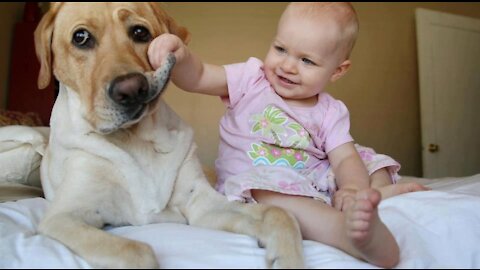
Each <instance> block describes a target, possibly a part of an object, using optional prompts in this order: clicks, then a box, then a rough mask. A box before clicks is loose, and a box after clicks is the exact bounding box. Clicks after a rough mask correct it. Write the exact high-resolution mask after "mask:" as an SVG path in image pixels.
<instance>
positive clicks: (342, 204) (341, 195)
mask: <svg viewBox="0 0 480 270" xmlns="http://www.w3.org/2000/svg"><path fill="white" fill-rule="evenodd" d="M356 193H357V190H356V189H353V188H341V189H339V190H337V191H336V192H335V194H334V195H333V206H334V207H335V209H337V210H339V211H345V210H347V209H348V207H349V205H350V202H353V200H354V199H355V194H356Z"/></svg>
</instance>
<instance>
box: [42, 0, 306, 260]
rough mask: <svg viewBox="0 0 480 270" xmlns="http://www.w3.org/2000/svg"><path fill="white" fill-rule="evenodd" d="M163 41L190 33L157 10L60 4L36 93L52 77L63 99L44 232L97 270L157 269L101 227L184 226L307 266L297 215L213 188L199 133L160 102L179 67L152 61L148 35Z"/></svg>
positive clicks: (45, 175)
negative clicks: (252, 242)
mask: <svg viewBox="0 0 480 270" xmlns="http://www.w3.org/2000/svg"><path fill="white" fill-rule="evenodd" d="M165 32H170V33H173V34H176V35H178V36H179V37H180V38H182V39H183V40H184V41H187V38H188V32H187V30H186V29H185V28H183V27H180V26H178V25H177V24H176V23H175V22H174V21H173V20H172V18H171V17H169V16H168V15H167V14H166V13H165V12H164V11H163V10H162V9H161V8H159V7H158V6H157V5H156V4H152V3H140V2H137V3H125V2H120V3H55V4H52V5H51V7H50V10H49V11H48V13H46V14H45V16H44V17H43V18H42V20H41V22H40V24H39V26H38V28H37V30H36V31H35V43H36V50H37V56H38V58H39V60H40V62H41V70H40V74H39V80H38V85H39V87H40V88H44V87H46V86H47V85H48V83H49V81H50V78H51V75H52V72H53V74H54V75H55V77H56V78H57V79H58V80H59V81H60V93H59V95H58V98H57V100H56V103H55V105H54V108H53V111H52V117H51V122H50V124H51V133H50V140H49V144H48V150H47V152H46V155H45V157H44V159H43V160H42V165H41V177H42V185H43V188H44V191H45V195H46V198H47V199H48V200H50V201H51V204H50V208H49V209H48V211H47V214H46V216H45V218H44V219H43V220H42V221H41V223H40V226H39V230H40V232H41V233H43V234H46V235H48V236H50V237H52V238H54V239H56V240H58V241H60V242H62V243H63V244H65V245H66V246H68V247H69V248H70V249H72V250H73V251H74V252H75V253H77V254H78V255H80V256H81V257H83V258H84V259H85V260H87V262H89V263H90V264H91V265H92V266H93V267H99V268H133V267H140V268H152V267H158V265H159V264H158V260H157V258H156V256H155V253H154V252H153V250H152V249H151V247H150V246H148V245H147V244H144V243H141V242H138V241H133V240H129V239H125V238H121V237H118V236H114V235H112V234H109V233H107V232H105V231H103V230H102V227H103V226H105V225H106V224H110V225H113V226H117V225H126V224H131V225H142V224H148V223H158V222H178V223H184V224H190V225H193V226H201V227H206V228H212V229H219V230H226V231H231V232H236V233H241V234H247V235H250V236H253V237H255V238H257V239H258V242H259V244H260V245H262V246H265V248H266V254H267V255H266V263H267V266H268V267H275V268H300V267H302V266H303V251H302V243H301V234H300V230H299V227H298V224H297V223H296V221H295V219H294V218H292V216H290V215H289V214H288V213H286V212H284V211H283V210H281V209H279V208H274V207H268V206H263V205H246V204H240V203H234V202H228V201H227V200H226V198H225V197H224V196H221V195H220V194H218V193H217V192H216V191H215V190H214V189H212V187H211V186H210V185H209V183H208V181H207V179H206V177H205V175H204V173H203V172H202V169H201V165H200V163H199V160H198V158H197V156H196V153H195V149H196V145H195V143H194V142H193V139H192V138H193V135H192V130H191V128H190V127H189V126H188V125H187V124H185V123H184V122H183V121H182V120H181V119H180V118H179V117H178V116H177V115H176V114H175V113H174V112H173V111H172V110H171V109H170V108H169V107H168V106H167V105H166V104H165V103H164V102H163V101H162V99H161V98H160V97H159V96H160V92H161V91H162V90H163V88H164V86H165V84H166V83H167V81H168V75H169V70H170V69H171V68H172V66H173V65H174V62H175V59H174V58H173V57H171V58H169V59H168V61H166V62H165V64H164V65H163V66H162V67H161V68H160V69H159V70H157V71H156V72H153V71H152V68H151V66H150V64H149V62H148V59H147V48H148V45H149V42H150V41H151V40H152V37H154V36H157V35H160V34H162V33H165ZM159 259H160V260H161V258H159Z"/></svg>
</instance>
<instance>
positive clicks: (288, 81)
mask: <svg viewBox="0 0 480 270" xmlns="http://www.w3.org/2000/svg"><path fill="white" fill-rule="evenodd" d="M278 78H279V79H280V80H281V81H282V82H285V83H288V84H297V83H295V82H292V81H290V80H289V79H287V78H285V77H282V76H280V75H278Z"/></svg>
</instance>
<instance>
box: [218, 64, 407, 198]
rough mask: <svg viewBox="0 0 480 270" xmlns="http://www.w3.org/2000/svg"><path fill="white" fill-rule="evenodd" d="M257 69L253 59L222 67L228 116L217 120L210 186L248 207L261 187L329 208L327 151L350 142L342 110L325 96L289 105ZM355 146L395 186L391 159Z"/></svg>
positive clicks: (330, 176) (330, 179) (330, 189)
mask: <svg viewBox="0 0 480 270" xmlns="http://www.w3.org/2000/svg"><path fill="white" fill-rule="evenodd" d="M262 67H263V63H262V62H261V61H260V60H259V59H256V58H250V59H249V60H248V61H247V62H245V63H239V64H232V65H227V66H225V70H226V74H227V82H228V92H229V96H228V97H223V98H222V99H223V101H224V102H225V104H226V105H227V112H226V113H225V115H224V116H223V117H222V119H221V120H220V139H221V141H220V146H219V156H218V159H217V160H216V162H215V166H216V170H217V174H218V181H217V185H216V189H217V190H218V191H220V192H221V193H224V194H225V195H226V196H227V198H228V199H229V200H239V201H243V202H254V200H253V198H252V196H251V192H250V191H251V190H252V189H263V190H270V191H275V192H279V193H284V194H291V195H302V196H308V197H312V198H315V199H320V200H323V201H325V202H326V203H328V204H331V198H332V195H333V193H334V192H335V191H336V190H337V186H336V184H335V176H334V174H333V171H332V169H331V166H330V163H329V161H328V158H327V153H328V152H330V151H331V150H333V149H334V148H336V147H338V146H340V145H342V144H344V143H347V142H352V141H353V138H352V137H351V135H350V131H349V130H350V120H349V113H348V109H347V108H346V106H345V105H344V104H343V102H341V101H339V100H336V99H334V98H333V97H332V96H330V95H329V94H327V93H321V94H320V95H319V98H318V102H317V104H316V105H314V106H312V107H293V106H288V105H287V104H286V103H285V102H284V101H283V100H282V98H281V97H279V96H278V95H277V94H276V93H275V91H274V90H273V89H272V87H271V86H270V83H269V82H268V80H267V79H266V77H265V74H264V72H263V69H262ZM355 146H356V148H357V151H358V152H359V154H360V157H361V158H362V160H363V161H364V163H365V165H366V167H367V169H368V172H369V174H372V173H373V172H375V171H376V170H379V169H381V168H387V170H388V171H389V173H390V175H391V178H392V183H395V182H396V181H397V179H398V178H399V176H398V174H397V172H398V170H399V169H400V164H399V163H398V162H396V161H395V160H393V159H392V158H390V157H388V156H386V155H381V154H377V153H375V151H374V150H373V149H371V148H367V147H362V146H359V145H355Z"/></svg>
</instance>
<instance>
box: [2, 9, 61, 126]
mask: <svg viewBox="0 0 480 270" xmlns="http://www.w3.org/2000/svg"><path fill="white" fill-rule="evenodd" d="M40 18H41V11H40V8H39V6H38V2H25V8H24V14H23V20H22V21H21V22H18V23H17V24H16V25H15V31H14V34H13V43H12V54H11V63H10V83H9V88H8V96H7V110H12V111H20V112H36V113H38V114H39V115H40V118H41V120H42V122H43V124H44V125H48V124H49V122H50V113H51V111H52V107H53V103H54V102H55V97H56V90H55V83H54V80H53V79H52V80H51V83H50V85H49V86H48V87H47V88H45V89H42V90H39V89H38V87H37V78H38V72H39V70H40V64H39V62H38V60H37V56H36V54H35V45H34V38H33V32H34V31H35V28H36V27H37V24H38V22H39V21H40Z"/></svg>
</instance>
